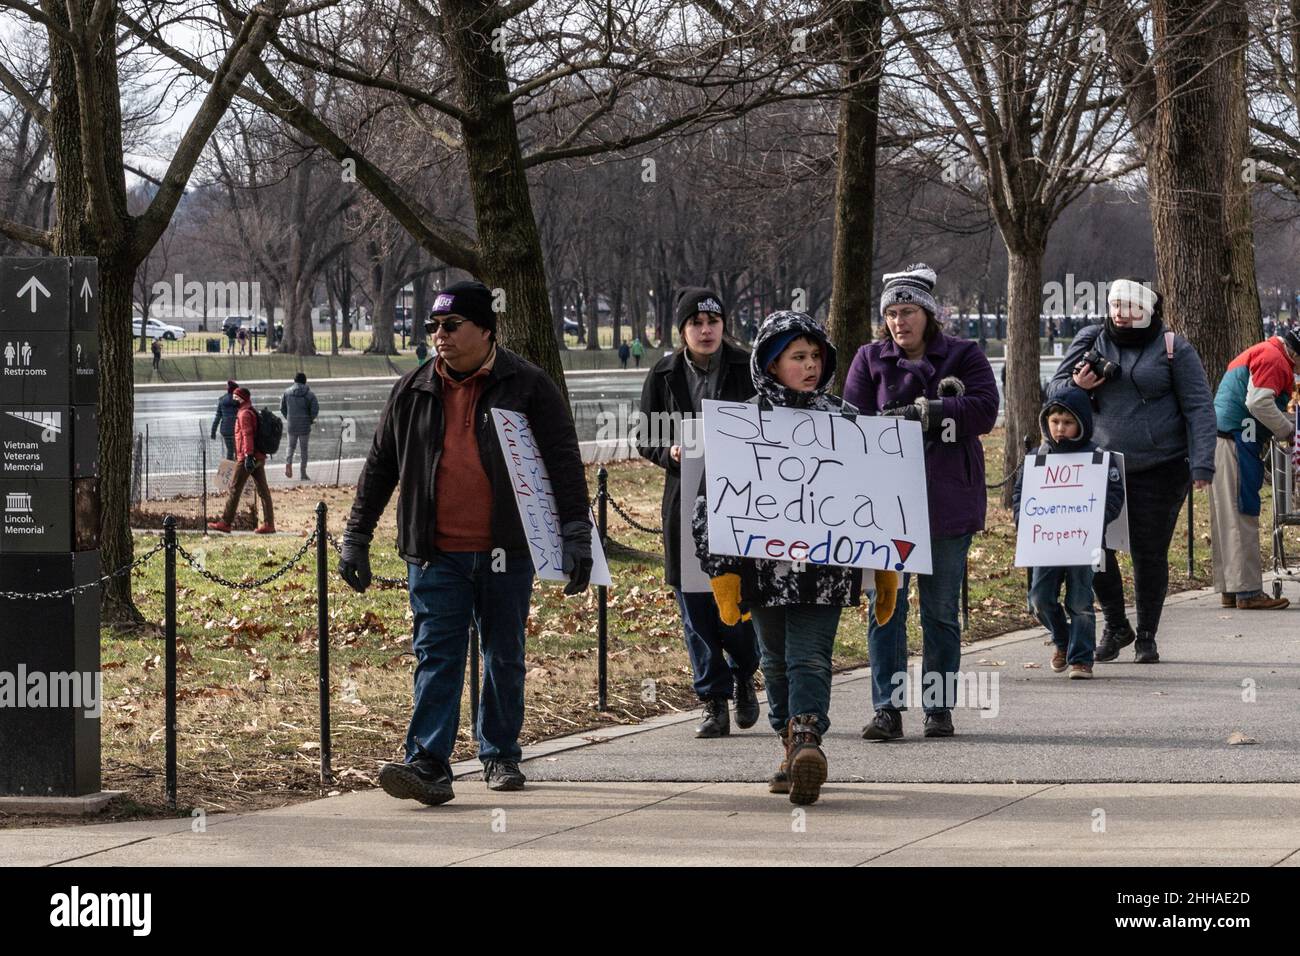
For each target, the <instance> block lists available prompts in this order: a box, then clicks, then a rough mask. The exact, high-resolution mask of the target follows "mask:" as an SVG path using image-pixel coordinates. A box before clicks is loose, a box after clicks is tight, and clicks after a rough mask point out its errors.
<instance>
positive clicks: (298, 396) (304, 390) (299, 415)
mask: <svg viewBox="0 0 1300 956" xmlns="http://www.w3.org/2000/svg"><path fill="white" fill-rule="evenodd" d="M280 414H281V415H283V416H284V417H285V419H286V420H287V424H288V428H287V430H288V432H289V455H288V458H287V459H286V460H285V463H284V477H286V478H292V477H293V453H294V450H295V449H297V448H301V449H302V464H301V465H300V466H299V469H298V478H299V479H300V480H302V481H308V480H309V479H308V476H307V442H308V441H309V440H310V439H311V426H312V425H314V424H315V423H316V416H317V415H319V414H320V402H318V401H317V400H316V393H315V392H313V391H312V390H311V389H310V388H308V387H307V374H306V373H305V372H299V373H298V374H297V375H295V376H294V377H293V384H292V385H290V386H289V387H288V388H286V389H285V390H284V394H283V395H281V396H280Z"/></svg>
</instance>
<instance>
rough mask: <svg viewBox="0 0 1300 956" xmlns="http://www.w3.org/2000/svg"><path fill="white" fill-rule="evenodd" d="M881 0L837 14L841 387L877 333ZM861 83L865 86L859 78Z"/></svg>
mask: <svg viewBox="0 0 1300 956" xmlns="http://www.w3.org/2000/svg"><path fill="white" fill-rule="evenodd" d="M880 24H881V12H880V5H879V4H877V3H849V4H843V5H842V6H841V8H840V12H839V14H838V15H837V16H836V25H837V28H838V30H839V33H840V44H841V50H842V51H843V56H844V60H845V61H846V63H847V64H848V65H847V66H846V67H844V68H843V69H842V71H841V72H842V75H843V78H844V80H845V82H846V83H848V84H853V85H852V86H851V87H850V88H849V89H847V90H845V91H844V93H842V94H841V95H840V115H839V124H838V131H837V138H836V148H837V150H838V162H837V163H836V175H835V239H834V244H833V249H832V253H831V305H830V317H829V319H828V322H827V326H828V331H829V333H830V340H831V344H832V345H833V346H835V350H836V351H837V352H838V353H839V355H840V361H839V364H838V366H837V367H836V370H835V384H834V386H833V388H834V390H835V392H836V393H842V392H843V391H844V379H845V376H846V375H847V374H848V371H849V362H850V360H851V358H852V356H853V354H854V353H855V352H856V351H857V349H858V347H859V346H860V345H862V344H864V343H865V342H867V341H869V340H870V338H871V316H872V315H873V314H874V312H875V309H874V308H873V306H872V303H871V267H872V252H873V244H874V233H873V228H874V225H875V220H876V138H877V132H878V129H879V115H878V112H877V107H878V106H879V103H880V79H879V77H880ZM858 84H861V85H858Z"/></svg>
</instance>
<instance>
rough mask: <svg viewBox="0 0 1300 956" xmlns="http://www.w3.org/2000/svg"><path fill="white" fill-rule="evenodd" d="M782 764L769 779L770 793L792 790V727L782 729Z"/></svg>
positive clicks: (768, 788) (768, 790)
mask: <svg viewBox="0 0 1300 956" xmlns="http://www.w3.org/2000/svg"><path fill="white" fill-rule="evenodd" d="M780 736H781V766H779V767H777V768H776V773H774V774H772V776H770V777H769V778H768V780H767V792H768V793H789V792H790V729H789V728H788V727H787V728H786V729H785V730H783V731H781V734H780Z"/></svg>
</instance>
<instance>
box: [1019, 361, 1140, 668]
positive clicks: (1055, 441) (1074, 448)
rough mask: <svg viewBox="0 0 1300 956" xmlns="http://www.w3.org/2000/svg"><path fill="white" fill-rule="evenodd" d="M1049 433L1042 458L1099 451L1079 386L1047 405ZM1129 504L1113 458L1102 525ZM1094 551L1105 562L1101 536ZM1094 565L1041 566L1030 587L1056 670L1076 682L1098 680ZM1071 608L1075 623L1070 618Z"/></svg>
mask: <svg viewBox="0 0 1300 956" xmlns="http://www.w3.org/2000/svg"><path fill="white" fill-rule="evenodd" d="M1038 425H1039V428H1040V430H1041V431H1042V433H1043V444H1042V445H1040V446H1039V447H1038V451H1037V452H1036V453H1035V454H1036V455H1040V456H1054V455H1055V456H1059V455H1074V454H1082V453H1087V452H1097V451H1099V450H1100V449H1098V447H1097V444H1096V442H1094V441H1093V440H1092V407H1091V405H1090V404H1089V401H1088V396H1087V394H1086V393H1085V392H1084V391H1083V390H1082V389H1078V388H1073V387H1071V388H1067V389H1065V390H1063V391H1061V392H1059V393H1058V394H1057V396H1056V397H1055V398H1053V399H1051V400H1050V401H1049V402H1047V404H1045V405H1044V406H1043V410H1042V412H1041V413H1040V414H1039V417H1038ZM1027 467H1028V464H1026V468H1022V469H1021V470H1020V474H1019V475H1018V476H1017V477H1016V489H1015V493H1014V494H1013V495H1012V510H1013V512H1014V514H1015V516H1016V527H1017V529H1019V527H1020V517H1021V511H1022V506H1021V497H1022V493H1023V490H1024V481H1025V471H1026V469H1027ZM1123 507H1124V482H1123V479H1122V478H1121V476H1120V472H1119V468H1118V467H1117V466H1116V465H1115V464H1114V463H1110V462H1108V467H1107V473H1106V503H1105V512H1104V516H1103V520H1102V522H1101V527H1102V528H1104V527H1105V526H1106V525H1108V524H1110V523H1111V522H1112V521H1114V520H1115V518H1116V517H1117V516H1118V515H1119V513H1120V510H1121V509H1122V508H1123ZM1093 552H1094V554H1095V555H1097V560H1105V559H1104V552H1103V550H1102V542H1101V539H1100V534H1099V535H1098V540H1097V541H1096V543H1095V545H1094V547H1093ZM1092 576H1093V564H1072V565H1064V566H1060V567H1035V568H1034V569H1033V577H1032V579H1031V581H1030V585H1029V609H1030V610H1031V611H1033V612H1034V614H1035V616H1036V617H1037V618H1038V619H1039V620H1040V621H1042V623H1043V626H1044V627H1046V628H1047V629H1048V630H1050V631H1051V632H1052V644H1053V645H1054V646H1055V651H1054V652H1053V654H1052V670H1053V671H1054V672H1055V673H1057V674H1060V673H1063V672H1065V671H1066V670H1067V668H1068V670H1069V677H1070V679H1071V680H1090V679H1091V678H1092V665H1093V656H1094V654H1095V652H1096V647H1097V614H1096V611H1094V610H1093V607H1092ZM1062 581H1064V583H1065V608H1062V606H1061V600H1060V594H1061V583H1062ZM1066 608H1068V609H1069V613H1070V616H1069V622H1068V623H1067V622H1066V613H1065V612H1066Z"/></svg>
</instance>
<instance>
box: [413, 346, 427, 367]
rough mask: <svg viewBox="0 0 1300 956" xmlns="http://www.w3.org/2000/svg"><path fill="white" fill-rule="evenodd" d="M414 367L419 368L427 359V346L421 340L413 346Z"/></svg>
mask: <svg viewBox="0 0 1300 956" xmlns="http://www.w3.org/2000/svg"><path fill="white" fill-rule="evenodd" d="M415 360H416V363H417V364H416V368H419V367H420V366H421V365H423V364H424V363H425V362H427V361H429V346H428V345H427V344H426V343H424V342H421V343H420V344H419V345H417V346H416V347H415Z"/></svg>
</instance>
